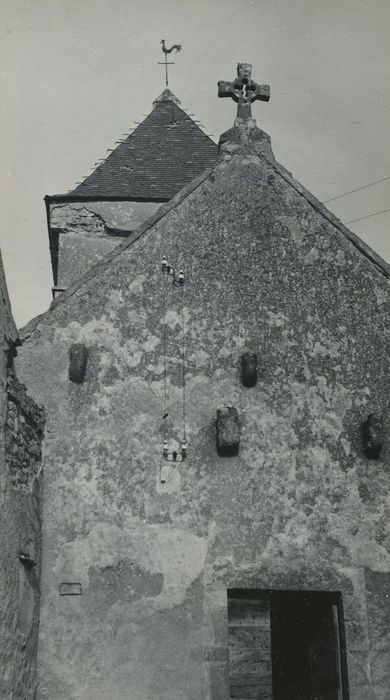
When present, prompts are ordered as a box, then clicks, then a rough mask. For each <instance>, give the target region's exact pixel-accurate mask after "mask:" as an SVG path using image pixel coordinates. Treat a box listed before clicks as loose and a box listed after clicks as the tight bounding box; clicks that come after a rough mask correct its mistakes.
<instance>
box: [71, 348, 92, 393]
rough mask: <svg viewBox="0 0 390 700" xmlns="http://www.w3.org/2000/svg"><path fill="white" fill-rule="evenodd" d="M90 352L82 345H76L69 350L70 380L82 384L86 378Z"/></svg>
mask: <svg viewBox="0 0 390 700" xmlns="http://www.w3.org/2000/svg"><path fill="white" fill-rule="evenodd" d="M87 358H88V350H87V348H86V346H85V345H83V344H82V343H74V344H73V345H72V346H71V348H70V350H69V379H70V381H71V382H75V383H76V384H81V383H82V382H83V381H84V378H85V371H86V368H87Z"/></svg>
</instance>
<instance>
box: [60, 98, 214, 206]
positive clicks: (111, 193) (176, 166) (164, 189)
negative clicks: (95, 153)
mask: <svg viewBox="0 0 390 700" xmlns="http://www.w3.org/2000/svg"><path fill="white" fill-rule="evenodd" d="M179 104H180V102H179V100H178V99H177V97H175V95H174V94H173V93H172V92H171V91H170V90H164V92H163V93H162V94H161V95H160V96H159V97H158V98H157V100H156V101H155V102H154V108H153V110H152V112H151V113H150V114H149V115H148V116H147V117H146V119H145V120H144V121H143V122H142V123H141V124H140V125H139V126H138V127H137V128H136V129H135V130H134V131H133V133H132V134H131V135H130V136H128V138H126V140H125V141H124V142H123V143H121V144H120V145H119V146H118V147H117V148H116V149H115V150H114V151H113V152H112V153H111V154H110V155H109V156H108V157H107V158H106V160H105V161H104V162H103V163H101V165H99V166H98V167H97V168H96V170H94V172H93V173H92V174H91V175H89V176H88V177H87V178H86V179H85V180H84V181H83V182H82V183H81V184H80V185H78V186H77V187H76V188H75V189H74V190H72V191H71V192H69V194H68V195H62V196H61V199H66V198H67V197H69V198H70V199H71V198H74V197H77V198H78V197H80V198H83V197H97V198H105V197H109V198H122V199H123V198H126V199H127V198H128V199H140V200H156V201H165V200H168V199H171V197H173V196H174V195H175V194H176V192H178V191H179V190H180V189H181V188H182V187H185V185H188V183H189V182H191V180H193V179H194V177H197V176H198V175H200V173H202V172H203V171H204V170H205V169H206V168H209V167H211V166H212V165H214V163H215V161H216V159H217V151H218V147H217V145H216V144H215V143H214V141H212V140H211V139H210V138H209V137H208V136H207V135H206V134H205V133H204V132H203V131H202V130H201V129H200V128H199V126H198V125H197V124H196V123H195V122H194V121H193V120H192V119H191V117H189V116H188V114H186V113H185V112H184V111H183V110H182V109H181V107H179Z"/></svg>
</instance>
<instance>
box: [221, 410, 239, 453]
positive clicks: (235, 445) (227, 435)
mask: <svg viewBox="0 0 390 700" xmlns="http://www.w3.org/2000/svg"><path fill="white" fill-rule="evenodd" d="M216 430H217V434H216V438H217V451H218V454H219V456H220V457H234V456H235V455H237V454H238V449H239V446H240V421H239V418H238V411H237V409H236V408H234V407H233V406H226V407H224V408H219V409H218V410H217V420H216Z"/></svg>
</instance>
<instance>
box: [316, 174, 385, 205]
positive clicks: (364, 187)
mask: <svg viewBox="0 0 390 700" xmlns="http://www.w3.org/2000/svg"><path fill="white" fill-rule="evenodd" d="M385 180H390V175H386V177H382V178H381V179H380V180H375V182H369V183H368V185H363V186H362V187H357V188H356V189H355V190H350V191H349V192H344V194H339V195H337V197H331V198H330V199H325V201H324V204H327V203H328V202H334V201H335V199H341V197H346V196H347V195H348V194H353V193H354V192H360V190H366V189H367V187H373V185H378V184H379V183H380V182H384V181H385Z"/></svg>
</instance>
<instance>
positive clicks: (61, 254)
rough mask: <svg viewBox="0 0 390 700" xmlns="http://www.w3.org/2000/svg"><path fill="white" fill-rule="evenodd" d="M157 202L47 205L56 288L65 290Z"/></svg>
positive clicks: (119, 240)
mask: <svg viewBox="0 0 390 700" xmlns="http://www.w3.org/2000/svg"><path fill="white" fill-rule="evenodd" d="M160 206H161V204H160V203H158V202H132V201H129V202H124V201H118V202H115V201H106V202H105V201H85V202H72V203H61V202H56V201H54V202H53V203H51V204H50V205H49V206H48V217H49V220H48V225H49V230H50V236H51V239H52V246H53V244H54V241H56V245H55V248H56V253H55V256H54V258H55V260H56V265H55V279H56V286H58V287H60V288H67V287H69V285H70V284H71V283H72V282H75V281H76V280H78V279H80V277H82V276H83V275H84V274H85V271H86V270H87V269H89V268H91V267H93V266H94V265H96V263H97V262H99V260H102V258H104V256H105V255H106V254H107V253H109V252H110V251H111V250H113V248H115V247H116V246H117V245H118V244H119V243H120V242H121V240H122V238H123V237H126V236H127V235H128V234H129V233H131V231H134V230H135V229H137V228H138V226H140V225H141V224H142V223H143V222H144V221H145V220H146V219H147V218H148V217H149V216H151V214H154V213H155V212H156V211H157V210H158V209H159V208H160Z"/></svg>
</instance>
